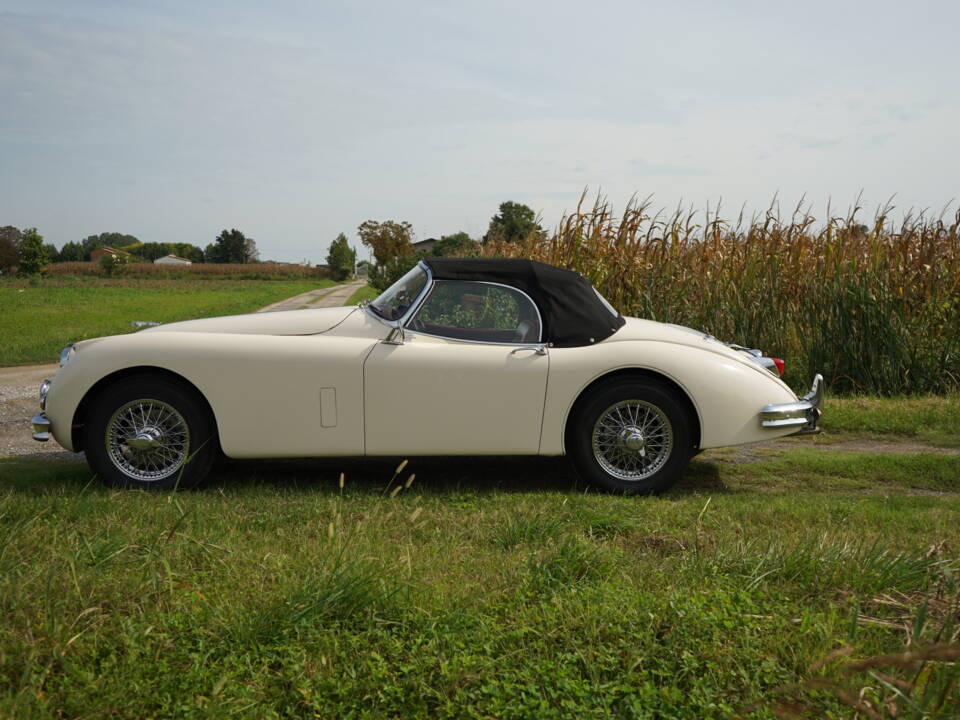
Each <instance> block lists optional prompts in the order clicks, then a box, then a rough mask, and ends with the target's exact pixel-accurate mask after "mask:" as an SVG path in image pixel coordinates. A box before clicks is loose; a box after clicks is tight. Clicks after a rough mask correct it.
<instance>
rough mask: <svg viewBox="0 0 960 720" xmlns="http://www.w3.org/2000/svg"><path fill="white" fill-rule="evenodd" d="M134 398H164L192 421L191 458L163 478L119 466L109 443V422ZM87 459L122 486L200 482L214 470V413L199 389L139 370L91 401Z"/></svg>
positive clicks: (105, 478)
mask: <svg viewBox="0 0 960 720" xmlns="http://www.w3.org/2000/svg"><path fill="white" fill-rule="evenodd" d="M132 400H160V401H162V402H165V403H167V404H168V405H170V406H172V407H173V408H174V409H176V411H177V412H179V413H180V415H181V416H182V417H183V419H184V421H185V422H186V423H187V428H188V430H189V434H190V439H189V444H188V446H187V458H188V460H187V462H186V463H185V464H184V465H182V466H181V467H180V469H179V470H178V471H177V472H175V473H173V474H172V475H170V476H169V477H166V478H163V479H161V480H152V481H150V480H137V479H136V478H132V477H130V476H128V475H126V474H125V473H123V472H122V471H121V470H119V469H118V468H117V467H116V466H115V465H114V464H113V461H112V460H111V459H110V457H109V454H108V453H107V450H106V447H105V446H104V435H105V433H106V427H107V423H108V422H109V420H110V418H111V417H112V416H113V414H114V413H115V412H116V411H117V409H118V408H119V407H121V406H123V405H125V404H126V403H128V402H130V401H132ZM83 433H84V443H83V445H84V451H85V452H86V456H87V462H88V463H89V464H90V466H91V468H92V469H93V470H94V472H96V473H97V474H98V475H99V476H100V477H101V478H102V479H103V481H104V482H105V483H106V484H107V485H110V486H113V487H119V488H139V489H143V490H161V491H164V490H173V489H176V488H183V489H186V488H191V487H194V486H196V485H197V484H198V483H199V482H200V481H201V480H203V478H204V477H205V476H206V474H207V473H208V472H209V470H210V466H211V464H212V461H213V458H214V457H215V456H216V452H217V447H218V443H217V442H216V432H215V430H214V423H213V419H212V418H211V417H210V413H209V411H208V410H207V408H206V407H205V406H204V404H203V403H202V402H200V401H199V400H198V399H197V397H196V393H195V391H193V390H192V389H190V388H187V387H185V386H184V385H183V384H182V383H177V382H176V381H172V380H166V379H163V378H157V377H149V376H133V377H129V378H125V379H123V380H120V381H119V382H117V383H115V384H113V385H110V386H109V387H107V388H106V389H105V390H104V391H103V392H101V393H100V395H99V397H97V398H96V400H95V401H94V402H93V404H92V405H91V408H90V411H89V412H88V414H87V417H86V421H85V423H84V429H83Z"/></svg>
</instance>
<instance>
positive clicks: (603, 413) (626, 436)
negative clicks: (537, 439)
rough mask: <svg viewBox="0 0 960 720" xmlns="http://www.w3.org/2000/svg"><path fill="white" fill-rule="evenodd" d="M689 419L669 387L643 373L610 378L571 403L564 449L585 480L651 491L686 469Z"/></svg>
mask: <svg viewBox="0 0 960 720" xmlns="http://www.w3.org/2000/svg"><path fill="white" fill-rule="evenodd" d="M601 418H602V419H603V423H602V424H601V422H600V421H601ZM691 424H692V420H691V418H690V417H689V414H688V410H687V408H686V405H685V403H684V402H683V401H682V400H681V399H680V398H679V397H677V395H676V392H675V391H674V390H673V389H672V388H670V387H667V386H666V385H664V384H663V383H659V382H657V381H656V380H653V379H649V378H644V377H632V378H620V379H614V380H610V381H609V382H605V383H603V384H601V385H598V386H597V387H595V388H593V389H591V390H590V393H589V395H587V396H586V397H585V398H583V399H581V400H580V401H579V402H578V404H577V406H576V407H575V408H574V414H573V415H572V417H571V419H570V424H569V426H568V430H567V453H568V454H569V455H570V457H571V459H572V461H573V465H574V467H575V468H576V470H577V472H578V473H579V474H580V476H581V477H582V478H583V479H584V480H586V481H587V482H589V483H590V484H591V485H594V486H596V487H598V488H601V489H603V490H607V491H609V492H616V493H623V494H627V495H654V494H658V493H662V492H664V491H666V490H669V489H670V488H671V487H673V485H674V483H676V482H677V480H679V479H680V476H681V475H683V472H684V470H686V468H687V465H688V463H689V462H690V457H691V456H692V454H693V444H692V443H693V441H692V427H691ZM644 432H646V433H647V434H646V436H644Z"/></svg>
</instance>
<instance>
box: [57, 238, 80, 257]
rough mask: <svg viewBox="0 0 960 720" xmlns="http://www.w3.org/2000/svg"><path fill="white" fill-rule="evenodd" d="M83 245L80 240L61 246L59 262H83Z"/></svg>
mask: <svg viewBox="0 0 960 720" xmlns="http://www.w3.org/2000/svg"><path fill="white" fill-rule="evenodd" d="M83 255H84V253H83V245H81V244H80V243H78V242H73V241H70V242H67V243H64V244H63V247H62V248H60V255H59V257H58V258H57V260H58V262H83Z"/></svg>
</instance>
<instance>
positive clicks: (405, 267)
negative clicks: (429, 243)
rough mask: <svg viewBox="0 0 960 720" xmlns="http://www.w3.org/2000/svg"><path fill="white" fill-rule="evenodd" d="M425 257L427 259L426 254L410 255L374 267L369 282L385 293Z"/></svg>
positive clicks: (371, 269) (374, 287)
mask: <svg viewBox="0 0 960 720" xmlns="http://www.w3.org/2000/svg"><path fill="white" fill-rule="evenodd" d="M423 257H425V255H424V253H410V254H409V255H400V256H398V257H395V258H392V259H390V260H387V262H385V263H378V264H377V265H373V266H371V267H370V274H369V277H368V278H367V282H368V283H369V285H370V287H372V288H373V289H375V290H378V291H380V292H383V291H384V290H386V289H387V288H388V287H390V286H391V285H393V284H394V283H395V282H396V281H397V280H399V279H400V278H402V277H403V276H404V275H406V274H407V272H409V270H410V268H412V267H413V266H414V265H416V264H417V263H418V262H420V260H421V259H423Z"/></svg>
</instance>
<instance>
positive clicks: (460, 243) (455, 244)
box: [430, 232, 480, 257]
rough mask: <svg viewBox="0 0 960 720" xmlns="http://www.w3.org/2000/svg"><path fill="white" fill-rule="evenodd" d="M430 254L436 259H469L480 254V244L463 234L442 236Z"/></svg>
mask: <svg viewBox="0 0 960 720" xmlns="http://www.w3.org/2000/svg"><path fill="white" fill-rule="evenodd" d="M430 254H431V255H434V256H436V257H449V256H457V257H470V256H472V255H479V254H480V243H478V242H477V241H476V240H474V239H473V238H471V237H470V236H469V235H467V234H466V233H465V232H458V233H454V234H453V235H444V236H443V237H441V238H440V239H439V240H437V242H436V243H435V244H434V246H433V249H432V250H431V251H430Z"/></svg>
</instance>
